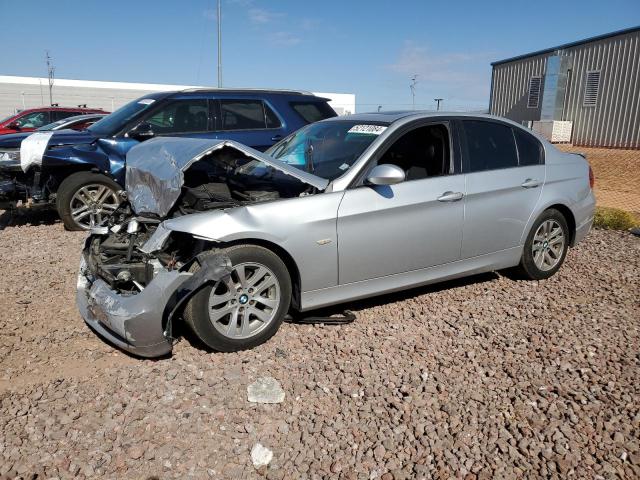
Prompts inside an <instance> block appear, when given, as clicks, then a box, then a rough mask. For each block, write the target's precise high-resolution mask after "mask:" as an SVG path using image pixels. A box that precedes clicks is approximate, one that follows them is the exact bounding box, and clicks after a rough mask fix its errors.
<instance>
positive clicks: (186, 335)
mask: <svg viewBox="0 0 640 480" xmlns="http://www.w3.org/2000/svg"><path fill="white" fill-rule="evenodd" d="M499 277H500V275H499V274H498V273H496V272H487V273H480V274H477V275H472V276H469V277H464V278H459V279H455V280H447V281H444V282H439V283H436V284H431V285H424V286H421V287H415V288H411V289H408V290H402V291H398V292H393V293H387V294H383V295H378V296H375V297H370V298H365V299H362V300H355V301H352V302H346V303H341V304H339V305H334V306H331V307H325V308H320V309H316V310H310V311H307V312H304V313H298V312H292V313H291V314H289V315H287V317H286V318H285V322H287V323H289V324H290V325H293V326H302V325H305V326H308V325H309V324H310V323H323V322H322V321H321V320H320V319H321V318H327V319H329V317H336V316H344V314H345V312H347V311H349V312H354V313H355V317H356V318H355V322H356V323H357V322H358V312H359V311H361V310H365V309H368V308H374V307H378V306H381V305H387V304H390V303H395V302H402V301H404V300H408V299H410V298H413V297H418V296H420V295H427V294H430V293H437V292H441V291H443V290H449V289H452V288H458V287H464V286H467V285H474V284H478V283H484V282H490V281H492V280H497V279H498V278H499ZM309 317H313V318H314V321H313V322H308V321H305V318H309ZM346 323H351V322H345V324H346ZM328 324H331V325H332V326H336V327H338V326H340V324H339V323H330V320H329V323H328ZM173 328H174V331H173V334H174V337H175V338H180V339H182V340H186V341H187V342H188V343H189V344H190V345H191V346H192V347H193V348H197V349H199V350H202V351H205V352H207V353H222V352H217V351H216V350H213V349H212V348H210V347H209V346H207V345H205V344H204V343H203V342H202V340H200V339H199V338H198V337H197V336H196V335H195V334H194V333H193V332H192V331H191V329H190V328H189V327H188V326H187V325H186V322H184V321H181V322H176V324H175V325H174V327H173Z"/></svg>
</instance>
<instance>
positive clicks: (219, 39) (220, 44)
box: [217, 0, 222, 88]
mask: <svg viewBox="0 0 640 480" xmlns="http://www.w3.org/2000/svg"><path fill="white" fill-rule="evenodd" d="M220 3H221V2H220V0H218V15H217V17H218V88H220V87H222V16H221V13H222V12H221V6H220Z"/></svg>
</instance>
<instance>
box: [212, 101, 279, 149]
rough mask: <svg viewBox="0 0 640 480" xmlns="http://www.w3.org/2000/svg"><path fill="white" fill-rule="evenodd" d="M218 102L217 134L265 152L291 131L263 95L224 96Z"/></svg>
mask: <svg viewBox="0 0 640 480" xmlns="http://www.w3.org/2000/svg"><path fill="white" fill-rule="evenodd" d="M216 103H217V112H216V120H217V132H216V133H215V138H219V139H224V140H235V141H236V142H240V143H243V144H244V145H247V146H249V147H252V148H255V149H256V150H260V151H262V152H264V151H265V150H266V149H268V148H269V147H271V146H272V145H273V144H275V143H276V142H278V141H280V140H281V139H282V138H284V136H285V135H286V133H287V132H286V130H285V128H284V125H283V122H282V119H281V118H280V117H279V116H278V115H277V113H276V111H275V108H273V105H271V104H270V103H269V102H267V101H265V100H263V99H261V98H247V97H243V98H221V99H219V100H218V101H217V102H216Z"/></svg>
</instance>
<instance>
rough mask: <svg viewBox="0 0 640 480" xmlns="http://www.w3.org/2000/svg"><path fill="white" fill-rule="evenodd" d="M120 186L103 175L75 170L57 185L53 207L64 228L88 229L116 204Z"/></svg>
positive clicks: (101, 220) (105, 216)
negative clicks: (54, 205)
mask: <svg viewBox="0 0 640 480" xmlns="http://www.w3.org/2000/svg"><path fill="white" fill-rule="evenodd" d="M121 189H122V188H121V187H120V185H118V184H117V183H116V182H114V181H113V180H111V179H110V178H109V177H107V176H105V175H101V174H99V173H94V172H78V173H74V174H73V175H69V176H68V177H67V178H65V179H64V180H63V181H62V183H61V184H60V187H58V192H57V198H56V207H57V209H58V214H59V215H60V218H61V219H62V222H63V223H64V226H65V228H66V229H67V230H89V229H90V228H92V227H94V226H97V225H100V224H101V223H102V222H103V220H105V219H106V218H107V217H108V216H109V215H111V214H112V213H113V212H114V211H115V210H116V208H118V205H119V204H120V199H119V198H118V194H117V192H118V190H121Z"/></svg>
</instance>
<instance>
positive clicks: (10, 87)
mask: <svg viewBox="0 0 640 480" xmlns="http://www.w3.org/2000/svg"><path fill="white" fill-rule="evenodd" d="M187 88H213V87H203V86H196V85H166V84H158V83H129V82H99V81H94V80H69V79H64V78H56V79H55V81H54V84H53V103H57V104H58V105H60V106H61V107H77V106H78V105H83V106H84V105H86V106H87V107H88V108H102V109H103V110H107V111H109V112H113V111H114V110H115V109H117V108H119V107H121V106H122V105H124V104H125V103H127V102H129V101H131V100H135V99H136V98H138V97H140V96H142V95H145V94H147V93H150V92H166V91H172V90H184V89H187ZM313 93H314V94H315V95H318V96H320V97H324V98H329V99H330V100H331V101H330V102H329V103H330V104H331V106H332V107H333V109H334V110H335V111H336V112H337V113H338V114H339V115H348V114H350V113H355V110H356V96H355V95H354V94H352V93H325V92H313ZM47 105H49V80H48V79H47V78H40V77H13V76H2V75H0V118H4V117H6V116H9V115H11V114H13V113H16V112H18V111H19V110H24V109H26V108H34V107H42V106H47Z"/></svg>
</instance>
